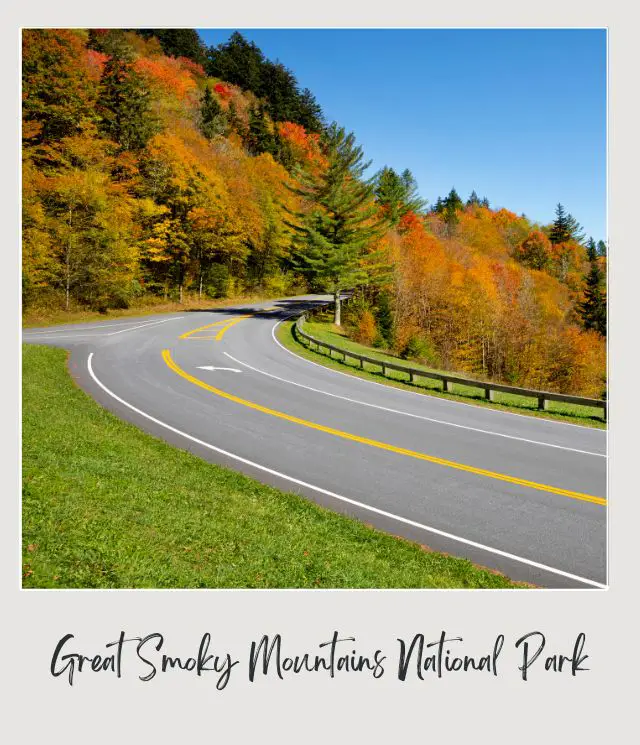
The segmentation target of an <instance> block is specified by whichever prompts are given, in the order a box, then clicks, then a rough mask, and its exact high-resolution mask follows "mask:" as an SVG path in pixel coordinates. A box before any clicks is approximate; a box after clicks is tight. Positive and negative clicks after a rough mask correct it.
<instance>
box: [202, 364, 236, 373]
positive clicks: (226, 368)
mask: <svg viewBox="0 0 640 745" xmlns="http://www.w3.org/2000/svg"><path fill="white" fill-rule="evenodd" d="M198 370H228V371H229V372H242V370H236V368H235V367H213V366H212V365H199V366H198Z"/></svg>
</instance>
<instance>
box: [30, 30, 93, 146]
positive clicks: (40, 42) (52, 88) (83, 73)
mask: <svg viewBox="0 0 640 745" xmlns="http://www.w3.org/2000/svg"><path fill="white" fill-rule="evenodd" d="M86 59H87V52H86V47H85V43H84V41H83V38H82V34H81V32H79V31H73V30H59V29H58V30H54V29H25V30H24V31H23V32H22V116H23V121H24V122H25V124H27V125H31V126H30V128H29V129H30V132H31V138H30V139H31V140H32V142H33V144H36V143H38V142H51V141H54V140H59V139H61V138H62V137H66V136H68V135H72V134H76V133H77V132H78V131H79V130H80V128H81V125H82V122H84V121H95V120H96V119H97V116H96V111H95V86H94V85H93V83H92V80H91V78H90V76H89V74H88V69H87V65H86V64H85V61H86ZM34 125H37V126H35V127H34Z"/></svg>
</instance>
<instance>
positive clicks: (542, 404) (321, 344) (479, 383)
mask: <svg viewBox="0 0 640 745" xmlns="http://www.w3.org/2000/svg"><path fill="white" fill-rule="evenodd" d="M306 319H307V313H303V314H302V315H301V316H299V317H298V320H297V321H296V322H295V324H294V329H295V333H296V335H297V336H298V337H299V338H301V339H304V340H306V341H307V342H308V343H309V348H310V349H311V348H312V345H313V344H315V345H316V349H317V351H318V352H319V351H320V350H321V349H326V350H327V351H328V352H329V356H330V357H333V352H335V353H336V354H339V355H342V361H343V362H345V361H346V359H347V357H349V358H351V359H354V360H358V361H359V362H360V367H361V368H363V369H364V363H365V362H368V363H369V364H370V365H376V366H377V367H380V368H381V370H382V374H383V375H385V376H386V374H387V370H395V371H397V372H402V373H406V374H407V375H408V382H410V383H413V382H414V380H415V379H416V378H419V377H420V378H430V379H431V380H440V381H442V390H443V391H445V392H446V393H451V392H452V386H453V384H454V383H457V384H459V385H465V386H468V387H470V388H479V389H481V390H483V391H484V394H485V398H486V399H487V400H488V401H493V400H494V393H496V392H501V393H514V394H516V395H518V396H526V397H528V398H535V399H537V401H538V408H539V409H541V410H544V411H546V410H547V403H548V402H549V401H561V402H563V403H568V404H577V405H579V406H590V407H593V408H596V409H602V417H603V419H604V420H605V421H606V419H607V402H606V401H603V400H601V399H598V398H584V397H583V396H569V395H567V394H565V393H552V392H550V391H537V390H533V389H531V388H519V387H517V386H513V385H503V384H502V383H492V382H490V381H484V380H473V379H472V378H464V377H461V376H460V375H450V374H449V373H437V372H429V371H428V370H421V369H418V368H413V367H408V366H406V365H398V364H396V363H395V362H388V361H387V360H380V359H377V358H375V357H367V356H366V355H363V354H357V353H356V352H350V351H349V350H348V349H342V348H340V347H336V346H335V345H333V344H329V343H328V342H326V341H321V340H320V339H316V338H314V337H313V336H310V335H309V334H307V333H306V332H305V331H303V330H302V324H303V323H304V321H305V320H306Z"/></svg>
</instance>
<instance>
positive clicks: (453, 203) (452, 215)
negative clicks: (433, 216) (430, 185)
mask: <svg viewBox="0 0 640 745" xmlns="http://www.w3.org/2000/svg"><path fill="white" fill-rule="evenodd" d="M463 206H464V205H463V203H462V199H460V196H459V195H458V192H457V191H456V190H455V189H454V188H452V189H451V191H450V192H449V193H448V194H447V196H446V197H445V199H444V200H443V209H442V219H443V220H444V223H445V225H446V226H447V235H448V236H452V235H453V234H454V232H455V229H456V226H457V225H458V223H459V222H460V218H459V217H458V211H459V210H461V209H462V208H463Z"/></svg>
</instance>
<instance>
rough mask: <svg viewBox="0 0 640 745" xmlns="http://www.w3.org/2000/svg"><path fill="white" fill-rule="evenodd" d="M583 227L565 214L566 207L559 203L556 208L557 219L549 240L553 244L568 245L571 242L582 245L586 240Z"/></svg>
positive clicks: (571, 216)
mask: <svg viewBox="0 0 640 745" xmlns="http://www.w3.org/2000/svg"><path fill="white" fill-rule="evenodd" d="M581 231H582V226H581V225H580V224H579V223H578V221H577V220H576V219H575V217H573V215H570V214H569V213H568V212H565V209H564V207H563V206H562V205H561V204H560V203H558V205H557V206H556V219H555V220H554V221H553V224H552V226H551V229H550V231H549V240H550V241H551V243H553V244H558V243H567V242H569V241H576V242H577V243H582V241H583V240H584V234H583V233H582V232H581Z"/></svg>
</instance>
